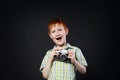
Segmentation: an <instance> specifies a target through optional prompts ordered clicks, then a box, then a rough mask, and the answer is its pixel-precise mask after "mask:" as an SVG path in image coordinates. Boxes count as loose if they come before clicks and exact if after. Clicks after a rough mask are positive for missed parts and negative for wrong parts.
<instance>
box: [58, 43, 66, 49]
mask: <svg viewBox="0 0 120 80" xmlns="http://www.w3.org/2000/svg"><path fill="white" fill-rule="evenodd" d="M66 45H67V43H64V44H62V45H57V47H58V48H59V49H64V48H65V47H66Z"/></svg>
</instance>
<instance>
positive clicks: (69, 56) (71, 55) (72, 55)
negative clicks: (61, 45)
mask: <svg viewBox="0 0 120 80" xmlns="http://www.w3.org/2000/svg"><path fill="white" fill-rule="evenodd" d="M68 58H69V59H71V63H74V61H75V60H76V59H75V53H74V50H69V51H68Z"/></svg>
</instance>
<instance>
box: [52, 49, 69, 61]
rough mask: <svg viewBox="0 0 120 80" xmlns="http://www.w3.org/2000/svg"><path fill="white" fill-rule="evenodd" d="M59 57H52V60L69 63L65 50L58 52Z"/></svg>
mask: <svg viewBox="0 0 120 80" xmlns="http://www.w3.org/2000/svg"><path fill="white" fill-rule="evenodd" d="M58 52H59V55H58V56H55V57H54V60H57V61H64V62H70V59H68V53H67V52H68V51H67V50H65V49H61V50H59V51H58Z"/></svg>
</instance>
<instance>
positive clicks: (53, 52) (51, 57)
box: [49, 47, 59, 61]
mask: <svg viewBox="0 0 120 80" xmlns="http://www.w3.org/2000/svg"><path fill="white" fill-rule="evenodd" d="M55 55H56V56H58V55H59V49H58V48H57V47H54V48H53V49H52V52H51V53H50V58H49V59H50V60H51V61H53V59H54V56H55Z"/></svg>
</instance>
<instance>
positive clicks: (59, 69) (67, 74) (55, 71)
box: [40, 44, 87, 80]
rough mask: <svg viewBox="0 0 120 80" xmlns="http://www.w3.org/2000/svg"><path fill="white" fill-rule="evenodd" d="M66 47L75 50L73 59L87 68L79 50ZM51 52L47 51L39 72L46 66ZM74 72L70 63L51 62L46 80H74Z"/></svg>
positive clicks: (73, 47)
mask: <svg viewBox="0 0 120 80" xmlns="http://www.w3.org/2000/svg"><path fill="white" fill-rule="evenodd" d="M68 47H70V48H72V49H74V50H75V57H76V59H77V60H78V62H79V63H81V64H83V65H85V66H87V62H86V60H85V57H84V56H83V54H82V52H81V50H80V49H79V48H78V47H75V46H71V45H70V44H67V47H66V48H68ZM51 51H52V49H51V50H48V51H47V53H46V55H45V57H44V58H43V61H42V63H41V66H40V70H42V69H43V68H44V67H45V65H46V64H47V61H48V58H49V56H50V53H51ZM75 70H76V69H75V66H74V65H73V64H71V63H66V62H61V61H53V63H52V66H51V71H50V73H49V77H48V80H75Z"/></svg>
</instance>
